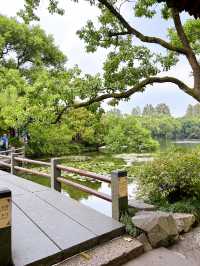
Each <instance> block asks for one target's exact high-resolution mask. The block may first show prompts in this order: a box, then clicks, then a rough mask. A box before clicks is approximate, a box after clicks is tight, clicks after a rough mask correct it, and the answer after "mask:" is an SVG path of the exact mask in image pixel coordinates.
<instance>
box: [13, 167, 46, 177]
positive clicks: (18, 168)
mask: <svg viewBox="0 0 200 266" xmlns="http://www.w3.org/2000/svg"><path fill="white" fill-rule="evenodd" d="M14 169H15V170H19V171H21V172H25V173H30V174H34V175H38V176H43V177H48V178H50V177H51V175H50V174H47V173H43V172H39V171H35V170H32V169H29V168H25V167H21V166H14Z"/></svg>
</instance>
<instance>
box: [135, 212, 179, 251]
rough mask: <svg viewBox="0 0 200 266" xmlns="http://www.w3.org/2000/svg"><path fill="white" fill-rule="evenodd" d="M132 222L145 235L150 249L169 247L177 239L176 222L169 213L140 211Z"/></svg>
mask: <svg viewBox="0 0 200 266" xmlns="http://www.w3.org/2000/svg"><path fill="white" fill-rule="evenodd" d="M132 222H133V224H134V225H135V226H136V227H137V228H139V229H141V230H143V231H144V232H145V233H146V234H147V237H148V239H149V242H150V244H151V246H152V247H159V246H169V245H171V244H172V243H174V242H175V241H176V240H177V239H178V230H177V227H176V222H175V220H174V218H173V216H172V215H171V214H170V213H165V212H161V211H141V212H138V213H136V215H135V216H134V217H133V218H132Z"/></svg>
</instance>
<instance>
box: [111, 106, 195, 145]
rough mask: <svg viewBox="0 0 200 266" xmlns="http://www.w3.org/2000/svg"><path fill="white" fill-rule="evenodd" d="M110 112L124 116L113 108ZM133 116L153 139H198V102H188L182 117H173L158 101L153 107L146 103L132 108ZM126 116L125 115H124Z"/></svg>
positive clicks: (167, 108)
mask: <svg viewBox="0 0 200 266" xmlns="http://www.w3.org/2000/svg"><path fill="white" fill-rule="evenodd" d="M110 113H115V114H116V115H118V116H124V115H123V114H122V113H121V111H120V110H119V109H117V108H114V109H112V110H111V111H110ZM131 115H132V116H134V117H135V118H136V119H137V121H139V122H140V124H141V126H142V127H144V128H146V129H148V130H149V131H150V132H151V136H152V138H154V139H160V140H162V139H165V140H166V139H200V104H198V103H197V104H194V105H191V104H189V105H188V107H187V109H186V112H185V114H184V116H183V117H178V118H175V117H173V116H172V115H171V110H170V108H169V106H168V105H167V104H165V103H160V104H158V105H156V106H155V107H154V106H153V105H152V104H147V105H145V106H144V108H143V109H141V108H140V107H139V106H136V107H134V108H133V109H132V112H131ZM125 116H127V115H125Z"/></svg>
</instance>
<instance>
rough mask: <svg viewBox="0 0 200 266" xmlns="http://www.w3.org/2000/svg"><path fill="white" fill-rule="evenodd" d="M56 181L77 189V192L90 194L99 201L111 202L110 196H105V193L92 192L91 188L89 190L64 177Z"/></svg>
mask: <svg viewBox="0 0 200 266" xmlns="http://www.w3.org/2000/svg"><path fill="white" fill-rule="evenodd" d="M57 181H58V182H60V183H63V184H65V185H69V186H72V187H75V188H77V189H79V190H82V191H84V192H86V193H89V194H92V195H94V196H97V197H98V198H101V199H104V200H107V201H109V202H112V198H111V196H109V195H107V194H105V193H102V192H98V191H96V190H94V189H92V188H89V187H86V186H84V185H81V184H78V183H76V182H73V181H71V180H68V179H66V178H64V177H58V178H57Z"/></svg>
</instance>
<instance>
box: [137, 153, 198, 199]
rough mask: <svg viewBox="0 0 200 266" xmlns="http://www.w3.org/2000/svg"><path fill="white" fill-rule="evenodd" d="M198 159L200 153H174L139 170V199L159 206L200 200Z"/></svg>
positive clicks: (159, 158)
mask: <svg viewBox="0 0 200 266" xmlns="http://www.w3.org/2000/svg"><path fill="white" fill-rule="evenodd" d="M199 156H200V150H199V149H194V150H192V151H190V152H186V151H180V150H178V151H176V150H174V149H172V150H171V151H169V152H167V153H164V154H160V156H158V157H157V158H156V159H155V160H154V161H153V162H151V163H146V164H145V165H144V166H143V167H142V168H137V170H136V176H137V178H138V185H139V191H140V195H141V196H142V197H145V198H148V199H150V200H151V201H153V202H158V203H161V202H169V203H175V202H177V201H182V200H188V199H192V200H200V178H199V168H200V161H199Z"/></svg>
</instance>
